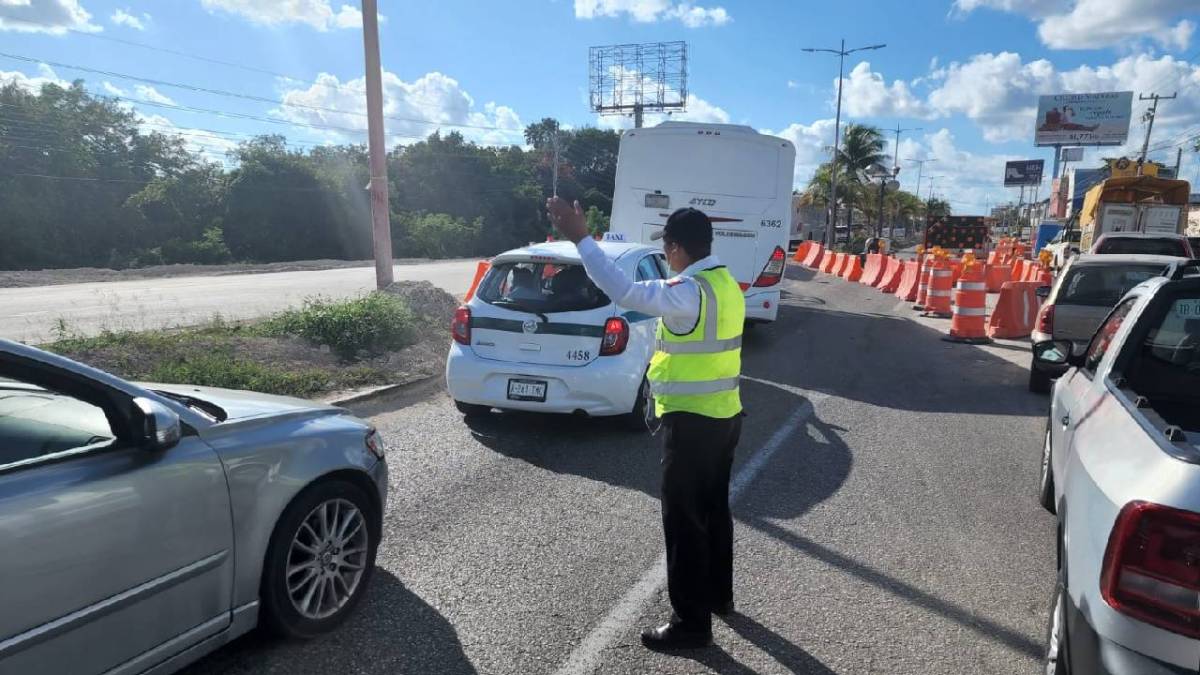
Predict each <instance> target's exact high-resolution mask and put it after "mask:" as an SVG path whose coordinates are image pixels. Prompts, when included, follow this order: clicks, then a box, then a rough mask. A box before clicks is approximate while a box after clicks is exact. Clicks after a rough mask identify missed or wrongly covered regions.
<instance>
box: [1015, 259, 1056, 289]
mask: <svg viewBox="0 0 1200 675" xmlns="http://www.w3.org/2000/svg"><path fill="white" fill-rule="evenodd" d="M1021 281H1036V282H1038V283H1040V284H1041V285H1043V286H1048V285H1050V284H1051V283H1052V282H1053V281H1054V277H1053V276H1051V274H1050V270H1048V269H1046V268H1045V267H1043V266H1042V264H1041V263H1030V264H1029V265H1027V266H1026V267H1025V278H1024V279H1021Z"/></svg>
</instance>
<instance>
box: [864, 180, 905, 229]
mask: <svg viewBox="0 0 1200 675" xmlns="http://www.w3.org/2000/svg"><path fill="white" fill-rule="evenodd" d="M898 175H900V167H899V166H895V167H892V168H891V169H889V168H887V167H886V166H883V165H882V164H873V165H872V166H871V168H870V169H868V170H867V177H869V178H872V179H876V178H877V179H879V219H878V224H876V226H875V236H876V237H882V236H883V198H884V196H885V195H886V194H887V193H888V192H895V191H896V190H899V189H900V183H899V182H897V181H896V180H895V178H896V176H898ZM893 227H894V224H893ZM893 234H894V232H892V231H890V230H889V232H888V238H889V239H890V238H892V235H893Z"/></svg>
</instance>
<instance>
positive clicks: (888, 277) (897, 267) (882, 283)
mask: <svg viewBox="0 0 1200 675" xmlns="http://www.w3.org/2000/svg"><path fill="white" fill-rule="evenodd" d="M903 276H904V263H903V262H902V261H901V260H900V259H899V258H890V257H889V258H888V259H887V264H886V265H884V269H883V274H882V275H881V276H880V277H879V283H877V284H875V288H878V289H879V291H880V292H881V293H895V292H896V289H897V288H899V287H900V281H901V279H902V278H903Z"/></svg>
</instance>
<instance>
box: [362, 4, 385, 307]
mask: <svg viewBox="0 0 1200 675" xmlns="http://www.w3.org/2000/svg"><path fill="white" fill-rule="evenodd" d="M362 15H363V53H364V55H365V60H366V68H367V147H368V151H369V152H370V155H371V182H370V184H369V187H370V189H371V223H372V231H373V236H374V242H375V286H376V287H377V288H379V289H380V290H382V289H384V288H387V287H388V286H391V285H392V232H391V226H390V224H389V222H388V217H389V213H390V210H389V207H388V178H387V141H386V140H385V136H384V130H383V76H382V73H381V66H380V63H379V8H378V5H377V0H362Z"/></svg>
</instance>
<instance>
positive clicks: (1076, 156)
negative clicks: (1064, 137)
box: [1062, 148, 1083, 162]
mask: <svg viewBox="0 0 1200 675" xmlns="http://www.w3.org/2000/svg"><path fill="white" fill-rule="evenodd" d="M1062 161H1064V162H1082V161H1083V148H1063V151H1062Z"/></svg>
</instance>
